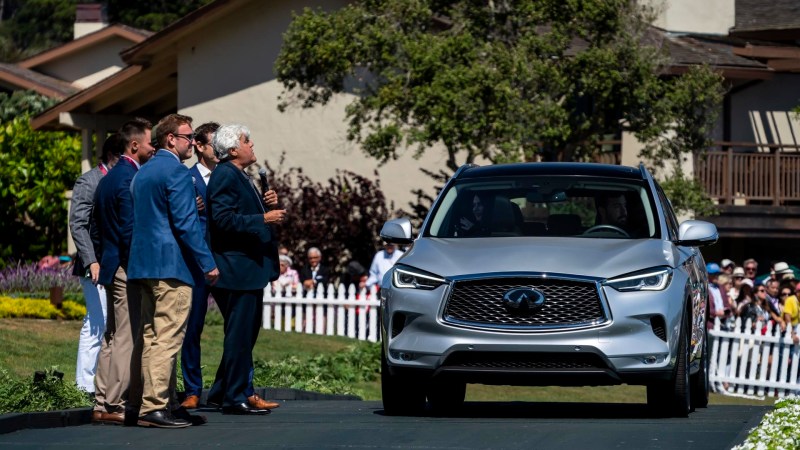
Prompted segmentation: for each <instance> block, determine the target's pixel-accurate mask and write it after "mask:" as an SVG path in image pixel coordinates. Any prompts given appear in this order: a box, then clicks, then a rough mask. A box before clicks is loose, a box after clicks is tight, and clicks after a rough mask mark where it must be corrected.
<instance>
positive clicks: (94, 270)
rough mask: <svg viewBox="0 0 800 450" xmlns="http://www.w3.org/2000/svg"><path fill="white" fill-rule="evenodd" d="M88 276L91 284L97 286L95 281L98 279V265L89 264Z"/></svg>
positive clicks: (94, 263)
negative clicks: (90, 278)
mask: <svg viewBox="0 0 800 450" xmlns="http://www.w3.org/2000/svg"><path fill="white" fill-rule="evenodd" d="M89 276H90V277H92V283H94V284H97V280H98V279H100V263H96V262H93V263H91V264H89Z"/></svg>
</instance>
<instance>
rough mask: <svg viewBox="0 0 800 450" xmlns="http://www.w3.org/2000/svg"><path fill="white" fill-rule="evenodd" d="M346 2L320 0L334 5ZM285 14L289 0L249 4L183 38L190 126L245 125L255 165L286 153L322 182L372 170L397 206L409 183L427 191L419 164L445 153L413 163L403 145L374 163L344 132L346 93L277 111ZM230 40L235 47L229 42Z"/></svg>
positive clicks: (182, 72) (402, 204) (439, 160)
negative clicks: (341, 173)
mask: <svg viewBox="0 0 800 450" xmlns="http://www.w3.org/2000/svg"><path fill="white" fill-rule="evenodd" d="M345 3H346V2H319V5H323V4H324V6H325V8H328V9H332V8H335V7H339V6H341V5H344V4H345ZM290 20H291V5H289V4H288V3H286V2H252V3H250V4H248V5H247V6H246V7H244V8H242V9H241V10H239V11H236V13H235V14H231V15H229V16H227V17H225V18H223V19H221V20H219V21H218V22H216V23H215V26H214V27H210V28H208V29H204V30H203V32H202V33H199V34H195V35H192V36H189V37H187V38H186V39H183V40H182V41H181V43H180V46H179V52H178V110H179V111H180V112H181V113H183V114H187V115H190V116H192V117H193V119H194V123H195V125H199V124H201V123H203V122H206V121H210V120H214V121H217V122H221V123H234V122H236V123H242V124H245V125H247V126H248V127H249V128H250V129H251V131H252V138H253V141H254V143H255V152H256V156H257V157H258V162H259V164H261V163H263V161H264V160H268V161H269V162H270V165H271V166H273V167H274V166H277V163H278V159H279V158H280V156H281V154H283V153H285V155H286V161H285V164H284V165H285V167H293V166H298V167H302V168H303V171H304V172H305V173H306V174H307V175H308V176H310V177H311V178H312V179H313V180H314V181H318V182H325V181H326V180H327V179H328V178H330V177H332V176H333V175H335V173H336V170H337V169H347V170H351V171H354V172H357V173H359V174H362V175H365V176H368V177H370V178H372V177H373V172H374V170H375V169H376V168H377V170H378V172H379V176H380V181H381V187H382V189H383V191H384V194H385V195H386V197H387V198H388V199H389V200H390V201H393V202H394V207H395V208H404V209H406V210H408V205H407V203H408V202H409V201H412V200H413V196H412V194H411V190H412V189H418V188H423V189H424V190H426V191H428V192H430V193H433V187H434V184H435V183H434V182H433V180H431V179H430V178H429V177H427V176H426V175H424V174H423V173H421V172H420V171H419V167H421V166H424V167H427V168H429V169H432V170H433V171H438V169H439V168H444V167H445V166H444V164H445V154H444V152H443V151H442V150H441V149H438V150H437V149H431V150H429V151H427V152H426V154H425V155H424V156H423V158H422V159H420V160H419V161H418V160H415V159H414V158H412V153H413V150H408V151H404V152H403V155H402V156H401V157H400V159H399V160H397V161H390V162H388V163H387V164H385V165H384V166H382V167H378V164H377V161H376V160H375V159H372V158H370V157H368V156H367V155H365V154H364V153H363V152H362V151H361V149H360V148H359V146H358V145H357V144H355V143H353V142H350V141H348V140H347V138H346V132H347V123H346V121H345V113H344V111H345V107H346V105H347V104H348V103H349V102H350V101H351V100H352V98H353V97H352V96H350V95H339V96H337V97H336V98H334V99H333V100H332V101H331V102H330V103H329V104H328V105H326V106H321V107H320V106H318V107H315V108H313V109H302V108H300V107H299V106H298V107H293V108H290V109H289V110H287V112H286V113H281V112H280V111H278V109H277V105H278V102H279V100H278V96H279V95H280V94H281V92H282V85H281V84H280V83H279V82H278V81H277V80H276V79H275V75H274V70H273V65H274V62H275V60H276V58H277V56H278V52H279V49H280V46H281V43H282V33H283V32H284V31H285V30H286V29H287V28H288V26H289V22H290ZM233 42H237V43H240V45H237V46H236V47H231V45H230V43H233ZM241 43H245V44H244V45H242V44H241ZM223 79H224V83H221V82H220V80H223ZM191 162H192V163H193V161H191Z"/></svg>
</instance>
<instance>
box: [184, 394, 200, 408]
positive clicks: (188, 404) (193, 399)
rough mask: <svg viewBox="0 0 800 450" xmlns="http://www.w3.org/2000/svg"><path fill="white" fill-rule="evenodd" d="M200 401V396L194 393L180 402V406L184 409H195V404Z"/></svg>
mask: <svg viewBox="0 0 800 450" xmlns="http://www.w3.org/2000/svg"><path fill="white" fill-rule="evenodd" d="M198 403H200V397H198V396H196V395H189V396H187V397H186V400H184V401H183V403H181V406H182V407H184V408H186V409H197V404H198Z"/></svg>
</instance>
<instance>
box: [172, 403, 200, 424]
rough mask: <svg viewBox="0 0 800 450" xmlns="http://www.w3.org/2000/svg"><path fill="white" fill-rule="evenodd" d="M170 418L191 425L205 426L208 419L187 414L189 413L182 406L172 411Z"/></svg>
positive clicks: (198, 415)
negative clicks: (181, 420)
mask: <svg viewBox="0 0 800 450" xmlns="http://www.w3.org/2000/svg"><path fill="white" fill-rule="evenodd" d="M172 417H174V418H176V419H183V420H185V421H187V422H189V423H191V424H192V425H205V424H206V423H208V417H206V416H204V415H202V414H189V411H187V410H186V408H184V407H183V406H181V407H180V408H178V409H173V410H172Z"/></svg>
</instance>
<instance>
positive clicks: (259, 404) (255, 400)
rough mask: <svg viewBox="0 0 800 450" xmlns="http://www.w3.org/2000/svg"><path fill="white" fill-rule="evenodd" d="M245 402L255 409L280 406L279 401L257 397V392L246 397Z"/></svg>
mask: <svg viewBox="0 0 800 450" xmlns="http://www.w3.org/2000/svg"><path fill="white" fill-rule="evenodd" d="M247 403H249V404H250V406H252V407H253V408H256V409H275V408H277V407H279V406H281V404H280V403H276V402H269V401H266V400H264V399H263V398H261V397H259V396H258V394H253V395H251V396H250V397H247Z"/></svg>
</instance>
